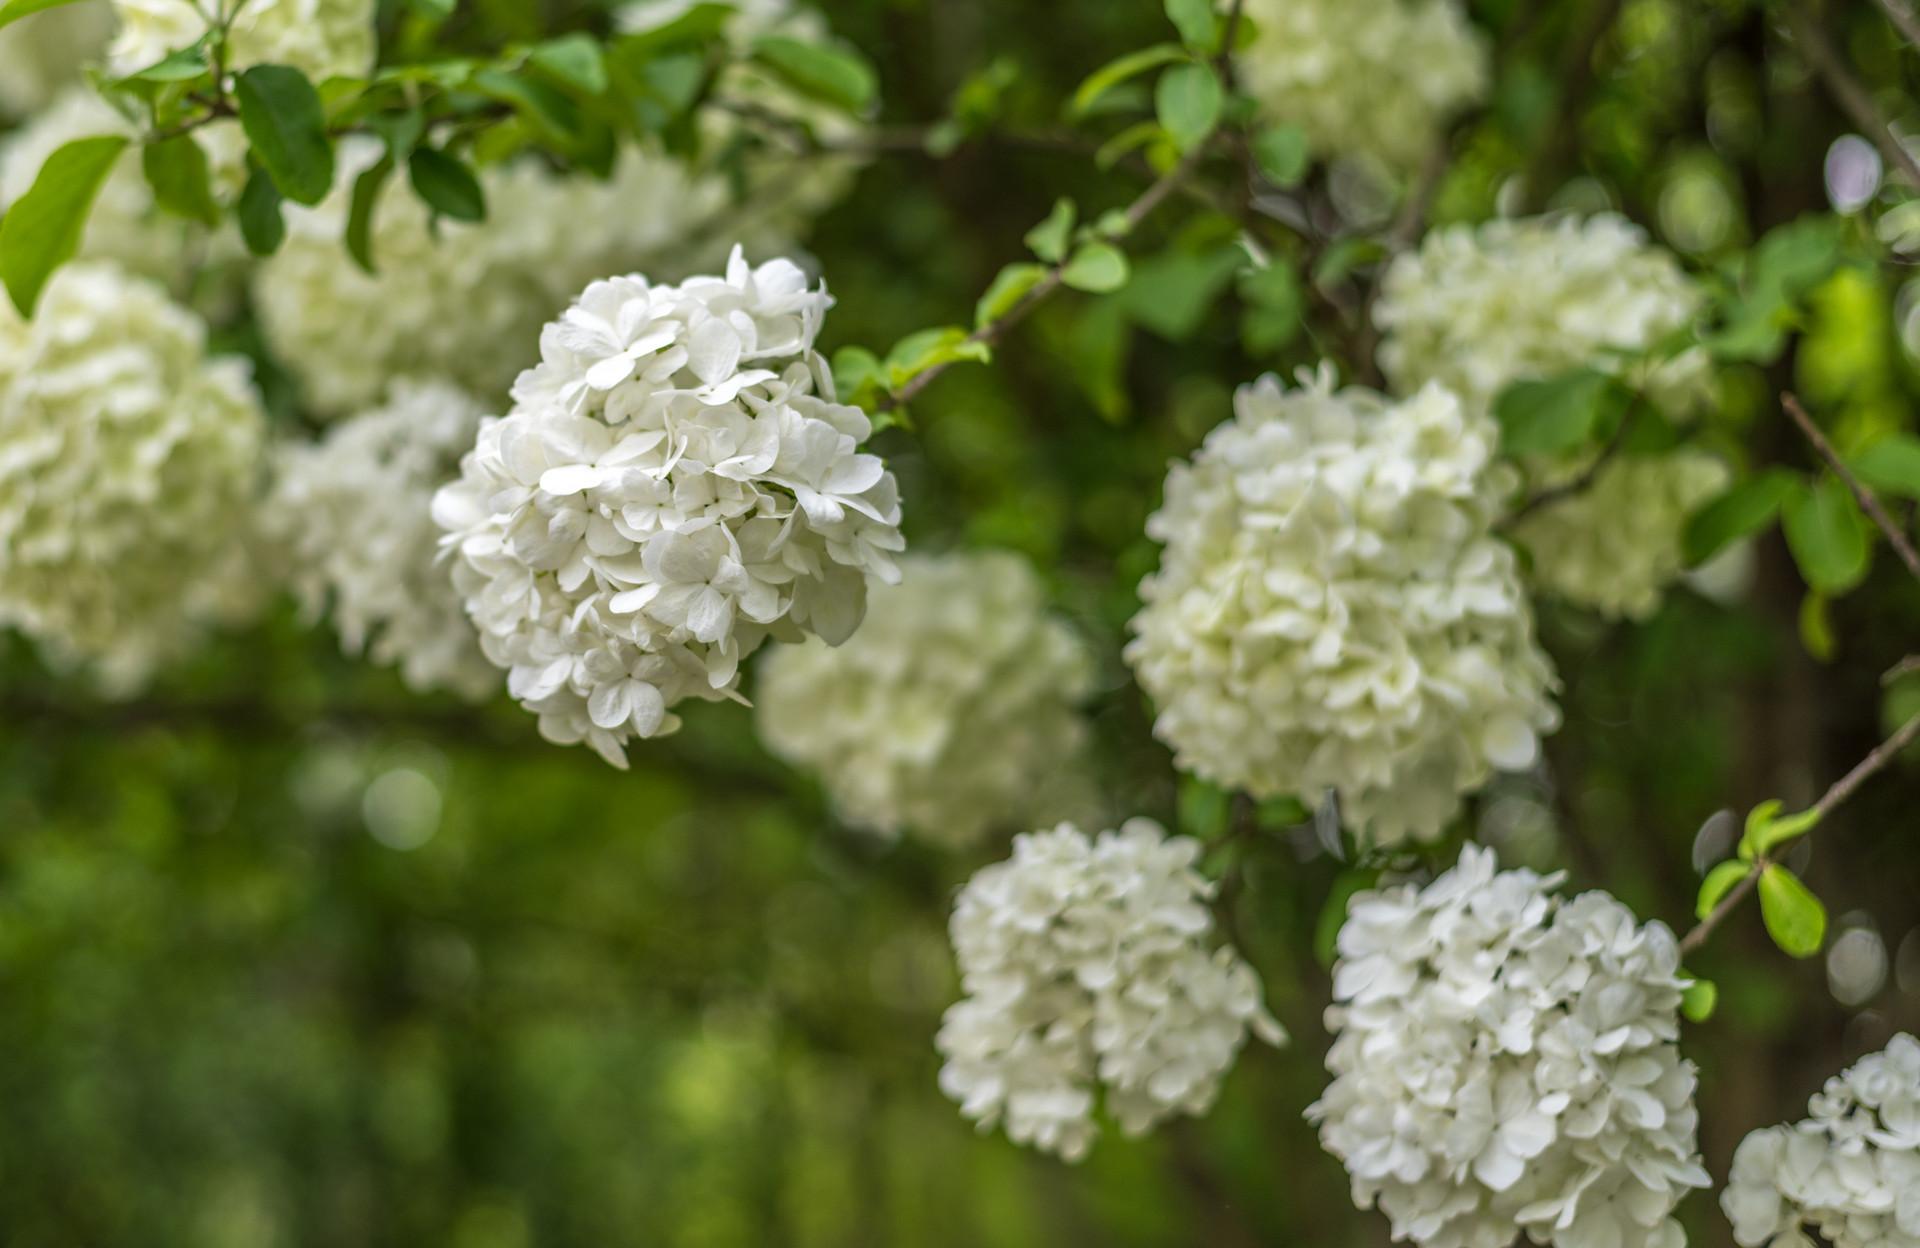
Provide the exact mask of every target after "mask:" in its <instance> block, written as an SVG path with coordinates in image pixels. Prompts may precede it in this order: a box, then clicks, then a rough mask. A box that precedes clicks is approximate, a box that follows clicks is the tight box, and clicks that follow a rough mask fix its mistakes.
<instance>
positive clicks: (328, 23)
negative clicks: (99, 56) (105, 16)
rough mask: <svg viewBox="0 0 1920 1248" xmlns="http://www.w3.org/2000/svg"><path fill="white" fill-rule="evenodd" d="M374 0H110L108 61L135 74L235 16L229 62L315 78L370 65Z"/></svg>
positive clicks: (364, 70)
mask: <svg viewBox="0 0 1920 1248" xmlns="http://www.w3.org/2000/svg"><path fill="white" fill-rule="evenodd" d="M375 8H376V5H375V2H374V0H113V11H114V13H115V15H116V16H118V17H119V19H120V29H119V32H118V33H117V34H115V35H114V37H113V43H112V45H111V46H110V47H109V48H108V49H107V67H108V69H109V70H110V71H111V72H113V73H115V74H131V73H137V72H138V71H140V70H143V69H145V68H147V67H148V66H149V65H153V64H155V63H157V62H159V61H162V60H164V59H166V57H167V55H168V54H169V53H172V52H177V51H179V50H180V49H181V48H186V47H191V46H192V45H193V44H195V43H198V42H199V41H200V40H201V39H202V38H203V37H204V36H205V35H206V33H207V31H208V30H210V29H212V26H211V24H210V22H209V20H208V19H209V18H210V17H214V18H218V19H221V20H226V21H228V22H229V23H230V25H229V26H228V34H227V68H228V69H231V70H243V69H246V68H248V67H249V66H252V65H291V66H292V67H293V68H295V69H297V70H299V71H300V72H301V73H303V74H305V75H306V76H307V77H308V78H311V79H312V80H313V81H314V82H315V83H320V82H324V81H326V80H327V79H328V78H334V77H350V78H357V77H362V76H364V75H366V74H369V73H371V72H372V71H373V62H374V54H375V51H376V47H375V41H374V29H373V19H374V9H375Z"/></svg>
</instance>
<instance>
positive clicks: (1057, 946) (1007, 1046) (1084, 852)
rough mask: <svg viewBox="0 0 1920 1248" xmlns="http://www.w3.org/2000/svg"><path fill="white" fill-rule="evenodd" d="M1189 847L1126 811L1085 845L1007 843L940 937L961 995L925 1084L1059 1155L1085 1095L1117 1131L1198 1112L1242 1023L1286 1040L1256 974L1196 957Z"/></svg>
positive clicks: (1193, 854) (1199, 937) (1084, 1113)
mask: <svg viewBox="0 0 1920 1248" xmlns="http://www.w3.org/2000/svg"><path fill="white" fill-rule="evenodd" d="M1201 848H1202V847H1201V845H1200V842H1198V841H1196V840H1193V839H1192V838H1190V837H1181V836H1176V837H1169V836H1167V835H1166V833H1165V832H1164V831H1162V830H1161V828H1160V825H1159V824H1157V823H1155V822H1153V821H1152V820H1151V819H1129V820H1128V821H1127V822H1126V823H1124V824H1122V825H1121V827H1120V830H1119V831H1117V832H1112V831H1109V832H1102V833H1101V834H1100V836H1099V837H1098V839H1089V838H1088V837H1087V836H1086V835H1085V834H1084V833H1082V832H1081V831H1080V830H1079V829H1077V828H1075V827H1074V826H1073V825H1072V824H1061V825H1060V826H1059V827H1058V828H1055V829H1053V830H1052V831H1043V832H1030V833H1026V834H1024V835H1021V836H1017V837H1015V838H1014V842H1013V856H1012V857H1011V858H1009V859H1007V860H1006V861H1005V862H1000V863H995V864H994V865H992V866H990V867H985V868H983V869H982V870H981V871H980V872H979V873H978V874H976V875H975V876H974V877H973V879H971V880H969V881H968V882H967V886H966V887H965V888H964V889H962V890H961V893H960V899H959V901H958V902H957V903H956V904H955V906H954V911H953V921H952V924H951V932H952V936H953V947H954V952H955V954H956V955H957V956H958V958H959V962H960V976H961V983H962V986H963V987H964V988H965V990H966V992H967V996H966V997H964V998H963V999H962V1000H960V1001H958V1002H956V1003H954V1004H953V1005H952V1006H950V1007H949V1008H948V1009H947V1013H946V1017H945V1019H944V1020H943V1021H942V1022H941V1025H940V1033H939V1036H938V1037H937V1039H936V1041H935V1043H936V1044H937V1045H938V1047H939V1049H940V1052H941V1054H942V1055H943V1056H944V1057H945V1058H946V1064H945V1065H944V1066H943V1067H942V1068H941V1070H940V1087H941V1090H942V1091H944V1092H945V1093H946V1094H947V1095H948V1096H949V1097H951V1098H953V1099H954V1100H956V1101H958V1102H960V1112H961V1113H963V1114H965V1115H966V1116H967V1117H969V1118H971V1119H974V1120H975V1121H976V1122H978V1123H979V1125H980V1129H981V1130H983V1131H985V1130H990V1129H992V1128H993V1126H995V1125H996V1124H997V1123H999V1122H1001V1121H1003V1120H1004V1121H1005V1123H1006V1130H1007V1135H1008V1136H1009V1137H1011V1138H1012V1139H1013V1140H1014V1141H1015V1142H1017V1143H1021V1144H1030V1145H1032V1146H1033V1147H1035V1148H1039V1149H1042V1150H1045V1151H1047V1152H1050V1153H1056V1154H1058V1155H1059V1156H1061V1157H1064V1158H1065V1159H1067V1160H1068V1161H1078V1160H1080V1159H1081V1158H1082V1157H1084V1156H1086V1153H1087V1150H1088V1148H1090V1147H1091V1146H1092V1144H1093V1140H1094V1137H1095V1135H1096V1134H1097V1133H1098V1128H1097V1127H1096V1125H1095V1123H1094V1120H1093V1111H1094V1103H1095V1094H1096V1088H1098V1089H1103V1090H1104V1093H1105V1097H1104V1100H1105V1106H1106V1110H1107V1112H1108V1113H1110V1114H1112V1115H1113V1116H1114V1117H1115V1118H1117V1119H1118V1120H1119V1122H1120V1126H1121V1129H1122V1130H1124V1131H1126V1132H1127V1133H1128V1134H1130V1135H1138V1134H1140V1133H1142V1132H1144V1131H1147V1130H1150V1129H1151V1128H1152V1127H1153V1126H1154V1125H1155V1124H1156V1123H1158V1122H1160V1121H1161V1120H1162V1119H1164V1118H1167V1117H1169V1116H1171V1115H1173V1114H1201V1113H1205V1112H1206V1110H1207V1108H1208V1107H1209V1106H1210V1105H1212V1103H1213V1100H1214V1097H1215V1096H1216V1095H1217V1094H1218V1093H1219V1090H1220V1081H1221V1080H1222V1079H1223V1078H1224V1077H1225V1075H1226V1072H1227V1068H1228V1067H1230V1066H1231V1065H1232V1064H1233V1059H1234V1057H1235V1055H1236V1054H1237V1053H1238V1052H1239V1051H1240V1046H1241V1045H1242V1044H1243V1043H1245V1041H1246V1036H1247V1033H1248V1032H1249V1031H1251V1032H1252V1033H1253V1034H1254V1035H1256V1036H1258V1037H1259V1038H1260V1039H1262V1040H1265V1041H1266V1042H1267V1043H1269V1044H1280V1043H1283V1042H1284V1041H1285V1039H1286V1035H1285V1033H1284V1032H1282V1031H1281V1030H1280V1025H1279V1024H1278V1023H1276V1022H1275V1021H1274V1020H1273V1018H1272V1016H1271V1015H1269V1014H1268V1013H1267V1011H1266V1007H1265V1006H1264V1005H1263V1004H1262V1003H1261V999H1260V998H1261V993H1260V981H1259V979H1258V978H1257V977H1256V976H1255V975H1254V973H1253V969H1252V968H1251V967H1249V966H1248V965H1247V964H1246V962H1245V961H1244V960H1242V959H1241V957H1240V956H1239V954H1237V953H1235V952H1234V951H1233V950H1232V949H1231V948H1229V947H1226V946H1222V947H1221V948H1218V949H1214V950H1211V951H1210V950H1209V949H1208V948H1207V941H1208V937H1209V935H1210V934H1211V932H1212V930H1213V916H1212V913H1211V912H1210V911H1209V910H1208V908H1207V899H1208V897H1209V896H1210V895H1211V891H1212V886H1211V885H1210V884H1209V883H1208V882H1207V881H1206V880H1205V879H1203V878H1202V877H1201V876H1200V874H1199V873H1198V872H1197V871H1195V870H1194V865H1193V864H1194V862H1195V860H1196V859H1197V858H1198V857H1199V855H1200V851H1201Z"/></svg>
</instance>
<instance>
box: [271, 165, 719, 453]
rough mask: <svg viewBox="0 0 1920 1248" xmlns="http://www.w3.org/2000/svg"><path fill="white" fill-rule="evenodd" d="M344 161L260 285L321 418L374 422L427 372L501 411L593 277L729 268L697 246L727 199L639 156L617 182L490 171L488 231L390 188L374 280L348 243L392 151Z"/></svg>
mask: <svg viewBox="0 0 1920 1248" xmlns="http://www.w3.org/2000/svg"><path fill="white" fill-rule="evenodd" d="M340 155H341V159H340V169H339V173H338V176H337V179H336V183H335V187H334V190H333V193H332V194H331V195H330V196H329V197H328V198H327V199H326V200H325V201H323V202H322V203H321V204H320V205H319V206H317V207H315V208H310V209H302V208H298V207H294V206H289V208H288V209H287V213H286V217H287V238H286V241H285V243H284V244H283V245H282V246H281V248H280V250H279V251H278V252H276V253H275V254H274V256H273V257H272V258H271V259H269V260H267V261H265V262H264V263H262V264H261V265H260V267H259V270H258V272H257V274H256V276H255V279H254V283H253V292H254V304H255V307H256V308H258V310H259V314H260V323H261V328H262V330H263V332H264V333H265V334H266V337H267V341H268V344H269V345H270V346H271V347H272V348H273V351H274V353H275V355H276V356H277V357H278V358H280V359H281V360H283V361H284V362H285V363H286V364H287V365H288V367H289V368H290V369H291V370H292V371H293V372H294V373H295V375H296V376H298V377H299V379H300V382H301V385H302V389H303V393H304V397H305V399H306V401H307V404H308V406H309V407H310V408H311V409H313V410H314V411H315V412H317V413H318V414H320V415H323V416H339V415H345V414H347V413H351V412H354V411H357V410H361V409H363V408H365V407H367V406H369V405H371V404H373V403H375V402H378V401H379V396H380V394H381V393H382V392H383V391H384V390H385V389H386V387H387V385H388V384H389V383H390V382H392V381H393V380H395V379H398V378H402V377H407V376H413V375H429V374H430V375H433V376H440V377H445V378H447V379H448V380H450V381H452V382H453V383H454V384H456V385H459V386H461V387H462V388H464V389H466V390H467V391H469V392H470V393H472V394H474V395H477V396H479V397H480V398H481V400H482V401H483V402H485V403H493V402H496V401H497V399H496V397H495V396H504V394H505V391H506V389H507V387H508V386H509V385H511V383H512V381H513V379H514V377H515V375H516V374H518V373H519V371H520V370H521V369H522V368H524V367H526V366H527V365H529V364H531V363H533V361H534V353H533V344H534V343H535V341H536V340H537V339H538V337H539V332H540V327H541V325H543V324H545V323H546V322H547V321H548V320H549V319H551V318H552V317H553V316H554V314H555V313H557V312H558V311H559V310H560V309H561V308H563V307H565V306H566V303H567V300H568V299H570V298H572V297H573V295H575V294H576V293H578V292H579V290H580V288H581V287H582V286H584V285H586V284H587V283H588V282H589V281H591V280H593V279H594V278H595V277H599V276H601V275H603V274H606V273H617V272H623V271H626V270H627V269H630V268H635V267H639V268H643V269H646V270H647V271H650V272H658V271H660V269H661V267H662V265H661V263H659V262H661V261H663V260H667V259H671V260H672V261H674V262H675V263H676V264H686V263H694V262H713V261H717V260H719V259H722V258H723V256H722V255H716V254H706V255H702V254H701V253H700V252H698V251H693V252H687V251H685V249H686V248H688V246H689V244H690V241H692V236H693V235H694V234H695V232H696V231H697V230H698V229H699V228H700V227H701V226H702V225H703V224H704V223H706V222H708V221H710V220H711V219H712V218H713V217H714V216H715V215H716V214H717V213H718V212H719V211H720V210H721V208H722V207H723V206H724V205H725V203H726V201H727V190H726V187H725V186H724V185H723V184H722V183H720V182H719V181H718V180H710V181H695V180H693V179H691V178H690V176H689V175H688V173H687V171H686V168H685V166H684V165H682V164H680V163H679V162H677V161H674V160H671V159H669V158H667V157H664V156H656V155H652V154H649V153H645V152H641V151H628V152H627V153H625V154H623V156H622V157H621V159H620V162H619V164H618V165H617V166H616V168H615V172H614V176H613V178H612V179H611V180H609V181H607V182H604V183H603V182H597V181H594V180H593V179H591V178H587V177H558V176H555V175H554V174H552V173H551V172H549V171H548V170H546V169H545V168H544V167H542V166H541V165H540V164H538V163H537V162H532V161H511V162H508V163H506V164H502V165H491V166H487V167H486V168H484V169H483V170H482V171H481V174H480V180H481V186H482V188H483V189H484V191H485V192H486V197H487V219H486V220H485V221H483V222H477V223H472V224H467V223H462V222H457V221H447V220H442V221H441V222H440V223H439V225H438V227H437V229H436V228H435V227H434V225H433V223H432V221H431V213H430V211H429V210H428V208H427V207H426V205H425V204H423V203H422V202H421V201H420V198H419V196H417V195H415V194H414V193H413V191H412V189H411V188H410V187H408V186H407V185H406V180H405V179H404V178H392V179H389V180H388V182H387V184H386V185H385V186H384V187H383V188H382V189H381V193H380V199H379V202H378V203H377V205H376V206H375V208H374V212H373V218H372V230H371V240H370V242H371V251H372V255H373V260H374V264H375V267H376V272H374V273H368V272H366V271H365V270H363V269H361V268H360V267H359V266H358V265H356V264H355V263H354V262H353V260H352V259H351V257H349V256H348V255H347V253H346V250H345V249H344V248H343V247H342V246H341V245H340V238H341V235H342V232H343V231H344V229H345V228H346V222H347V217H348V213H349V209H350V207H351V204H352V195H353V183H354V181H355V179H356V178H357V177H358V176H359V174H360V172H361V171H362V170H363V169H365V168H366V167H367V166H368V165H370V164H372V163H373V161H375V160H376V159H378V157H379V144H378V143H377V142H375V141H371V140H369V141H367V142H365V143H358V144H348V145H343V147H342V150H341V153H340Z"/></svg>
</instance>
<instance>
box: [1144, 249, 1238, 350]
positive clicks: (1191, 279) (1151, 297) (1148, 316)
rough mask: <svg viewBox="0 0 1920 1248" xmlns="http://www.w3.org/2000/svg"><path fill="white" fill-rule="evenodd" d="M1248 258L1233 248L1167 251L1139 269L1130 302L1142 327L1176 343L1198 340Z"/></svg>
mask: <svg viewBox="0 0 1920 1248" xmlns="http://www.w3.org/2000/svg"><path fill="white" fill-rule="evenodd" d="M1245 260H1246V253H1245V252H1243V251H1242V250H1240V248H1239V247H1237V246H1234V245H1232V244H1222V245H1218V246H1215V247H1212V248H1210V249H1208V250H1206V251H1163V252H1161V253H1160V254H1159V255H1157V256H1152V257H1149V258H1148V259H1146V260H1143V261H1141V262H1140V263H1138V264H1136V265H1134V266H1133V277H1132V279H1131V280H1130V281H1129V282H1128V283H1127V293H1126V295H1125V296H1124V302H1125V304H1126V309H1127V315H1128V316H1130V317H1132V318H1133V322H1134V324H1136V325H1139V326H1142V327H1143V328H1146V329H1150V330H1152V331H1153V332H1154V333H1156V334H1158V335H1160V336H1161V337H1162V338H1165V339H1168V340H1169V341H1172V342H1185V341H1186V340H1187V339H1189V338H1191V337H1193V335H1194V334H1195V333H1197V332H1198V331H1199V329H1200V326H1201V324H1202V323H1203V322H1204V321H1205V320H1206V317H1207V313H1208V312H1210V311H1212V310H1213V306H1214V303H1215V302H1216V301H1217V300H1218V299H1219V297H1220V295H1221V292H1223V291H1224V290H1225V289H1226V288H1227V285H1228V284H1229V283H1230V282H1232V281H1233V275H1234V273H1235V272H1236V271H1237V270H1238V269H1239V268H1240V266H1241V264H1243V263H1244V262H1245Z"/></svg>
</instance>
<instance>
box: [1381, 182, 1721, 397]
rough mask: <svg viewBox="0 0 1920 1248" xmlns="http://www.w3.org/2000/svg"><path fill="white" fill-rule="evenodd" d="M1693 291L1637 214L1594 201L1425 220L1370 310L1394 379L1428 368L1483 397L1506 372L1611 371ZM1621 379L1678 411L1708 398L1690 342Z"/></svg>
mask: <svg viewBox="0 0 1920 1248" xmlns="http://www.w3.org/2000/svg"><path fill="white" fill-rule="evenodd" d="M1703 302H1704V296H1703V295H1702V293H1701V291H1700V289H1699V287H1697V286H1696V285H1695V284H1694V283H1693V281H1692V279H1690V278H1689V277H1688V276H1687V275H1686V273H1685V272H1684V271H1683V270H1682V269H1681V268H1680V265H1679V264H1678V262H1676V261H1675V260H1674V258H1673V256H1672V255H1671V254H1670V253H1668V252H1667V251H1665V250H1663V249H1661V248H1659V247H1656V246H1654V245H1652V244H1651V243H1649V242H1648V241H1647V237H1646V234H1645V233H1644V232H1643V231H1642V230H1641V229H1640V227H1639V226H1637V225H1634V224H1633V223H1632V222H1630V221H1628V220H1627V219H1626V218H1624V217H1621V216H1619V215H1617V214H1614V213H1598V214H1596V215H1594V216H1590V217H1585V218H1581V217H1572V216H1547V217H1529V218H1525V219H1522V220H1498V221H1488V222H1485V223H1483V224H1481V225H1478V226H1470V225H1455V226H1447V227H1445V228H1442V229H1437V230H1433V231H1431V232H1429V233H1428V234H1427V236H1426V239H1425V241H1424V242H1422V243H1421V245H1420V247H1419V248H1418V249H1417V250H1413V251H1406V252H1402V253H1401V254H1400V255H1398V256H1396V257H1395V258H1394V260H1393V262H1392V263H1391V264H1389V265H1388V266H1387V271H1386V274H1385V275H1384V276H1383V277H1382V279H1381V283H1380V298H1379V300H1378V301H1377V302H1376V303H1375V304H1374V308H1373V320H1374V324H1375V325H1376V326H1378V327H1379V329H1380V332H1381V339H1380V366H1381V368H1382V369H1383V370H1385V372H1386V374H1387V377H1388V379H1389V380H1390V381H1391V382H1392V383H1393V386H1394V388H1395V389H1396V390H1399V391H1401V392H1403V393H1404V392H1411V391H1413V390H1415V389H1418V388H1419V387H1420V386H1423V385H1425V384H1426V383H1427V382H1430V381H1437V382H1439V383H1441V384H1442V385H1444V386H1446V387H1447V388H1448V389H1449V390H1452V391H1453V392H1454V393H1455V394H1457V395H1459V396H1460V398H1461V399H1462V400H1463V401H1464V402H1465V403H1466V404H1467V406H1469V407H1472V408H1476V409H1480V410H1490V409H1491V408H1492V406H1493V401H1494V399H1495V398H1497V397H1498V396H1499V394H1500V391H1502V390H1504V389H1505V388H1506V387H1507V386H1508V385H1510V384H1511V383H1513V382H1516V381H1521V380H1525V379H1528V378H1546V377H1551V376H1553V375H1555V374H1556V373H1562V372H1565V371H1567V370H1568V369H1572V368H1578V367H1580V366H1582V365H1588V366H1591V367H1594V368H1600V369H1608V370H1611V371H1618V370H1619V369H1620V368H1621V367H1622V365H1623V364H1625V363H1628V362H1630V361H1631V360H1632V357H1635V356H1639V355H1641V354H1643V353H1644V352H1646V351H1648V350H1650V349H1652V348H1654V347H1655V346H1657V345H1658V344H1659V343H1660V341H1661V340H1662V339H1664V338H1666V337H1667V336H1668V335H1670V334H1672V333H1673V332H1674V331H1676V330H1679V329H1682V328H1684V327H1685V326H1686V325H1687V324H1688V323H1689V322H1690V321H1692V320H1693V318H1694V316H1695V315H1696V314H1697V313H1698V312H1699V310H1700V308H1701V305H1702V303H1703ZM1631 380H1632V381H1633V382H1634V383H1635V384H1637V385H1645V386H1646V387H1647V389H1648V391H1649V393H1650V394H1651V395H1653V397H1654V398H1655V399H1656V401H1657V402H1659V404H1660V406H1661V407H1662V408H1665V409H1668V410H1669V411H1671V412H1673V413H1676V414H1678V413H1681V412H1684V411H1685V410H1686V409H1687V408H1689V407H1691V406H1693V405H1696V404H1698V403H1699V402H1700V401H1701V400H1702V399H1703V398H1704V397H1705V391H1704V387H1705V385H1706V383H1707V381H1708V374H1707V359H1706V356H1705V354H1704V353H1703V352H1699V351H1692V352H1687V353H1684V354H1682V355H1679V356H1677V357H1675V358H1674V359H1672V360H1670V361H1667V362H1666V363H1665V364H1663V365H1662V366H1660V367H1659V368H1658V369H1656V370H1654V371H1652V372H1651V373H1650V374H1645V375H1638V376H1634V377H1632V378H1631Z"/></svg>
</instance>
